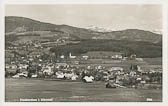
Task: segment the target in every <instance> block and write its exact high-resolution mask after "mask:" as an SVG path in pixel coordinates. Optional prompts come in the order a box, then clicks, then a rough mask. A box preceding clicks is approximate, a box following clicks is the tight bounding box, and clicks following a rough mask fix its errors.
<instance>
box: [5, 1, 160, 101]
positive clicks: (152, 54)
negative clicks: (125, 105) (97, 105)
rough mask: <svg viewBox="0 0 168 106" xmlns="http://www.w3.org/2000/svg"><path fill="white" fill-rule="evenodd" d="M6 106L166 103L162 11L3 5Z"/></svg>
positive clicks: (120, 6) (157, 8)
mask: <svg viewBox="0 0 168 106" xmlns="http://www.w3.org/2000/svg"><path fill="white" fill-rule="evenodd" d="M4 11H5V16H4V18H5V19H4V20H5V35H4V36H5V69H4V71H5V102H162V88H163V87H162V81H163V80H162V73H163V67H162V34H163V32H162V30H163V28H162V24H163V20H162V19H163V18H162V17H163V15H162V14H163V11H162V5H161V4H6V5H5V10H4Z"/></svg>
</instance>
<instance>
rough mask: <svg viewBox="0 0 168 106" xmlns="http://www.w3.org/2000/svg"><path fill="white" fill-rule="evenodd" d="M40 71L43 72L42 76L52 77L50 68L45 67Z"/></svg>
mask: <svg viewBox="0 0 168 106" xmlns="http://www.w3.org/2000/svg"><path fill="white" fill-rule="evenodd" d="M42 70H43V73H44V74H47V75H52V74H53V71H52V69H51V67H50V66H46V67H44V68H43V69H42Z"/></svg>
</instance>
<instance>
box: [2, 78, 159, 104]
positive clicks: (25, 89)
mask: <svg viewBox="0 0 168 106" xmlns="http://www.w3.org/2000/svg"><path fill="white" fill-rule="evenodd" d="M41 98H44V99H51V98H52V101H54V102H57V101H59V102H63V101H71V102H75V101H76V102H78V101H80V102H141V101H143V102H145V101H147V98H150V99H152V101H156V102H161V101H162V91H161V90H145V89H132V88H125V89H124V88H117V89H108V88H105V85H104V82H94V83H82V82H65V81H47V80H42V79H5V101H6V102H11V101H15V102H18V101H20V100H21V99H41Z"/></svg>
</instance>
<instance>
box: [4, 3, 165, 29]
mask: <svg viewBox="0 0 168 106" xmlns="http://www.w3.org/2000/svg"><path fill="white" fill-rule="evenodd" d="M5 16H21V17H27V18H31V19H34V20H38V21H42V22H48V23H53V24H57V25H60V24H67V25H71V26H75V27H81V28H86V27H88V26H92V25H94V26H98V27H104V28H110V29H114V30H122V29H143V30H150V31H152V30H161V29H162V7H161V5H157V4H153V5H151V4H146V5H144V4H132V5H131V4H53V5H51V4H50V5H49V4H48V5H44V4H43V5H42V4H41V5H40V4H39V5H37V4H34V5H32V4H31V5H30V4H27V5H25V4H12V5H9V4H8V5H6V6H5Z"/></svg>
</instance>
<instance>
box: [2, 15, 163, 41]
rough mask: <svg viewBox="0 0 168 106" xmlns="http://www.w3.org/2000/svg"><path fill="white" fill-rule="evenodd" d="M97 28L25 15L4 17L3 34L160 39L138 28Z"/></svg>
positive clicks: (159, 36)
mask: <svg viewBox="0 0 168 106" xmlns="http://www.w3.org/2000/svg"><path fill="white" fill-rule="evenodd" d="M95 28H97V27H95ZM102 29H103V28H102ZM98 30H99V29H98ZM98 30H93V29H91V28H78V27H73V26H70V25H55V24H51V23H45V22H40V21H37V20H33V19H30V18H25V17H17V16H7V17H5V35H17V34H24V33H32V32H34V33H38V34H40V35H42V36H45V37H48V36H50V35H56V36H58V35H59V37H61V36H64V37H70V38H74V39H112V40H128V41H145V42H150V43H159V42H161V41H162V35H161V34H157V33H153V32H151V31H145V30H140V29H126V30H120V31H112V30H103V31H101V29H100V31H98ZM44 33H45V34H44Z"/></svg>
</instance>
